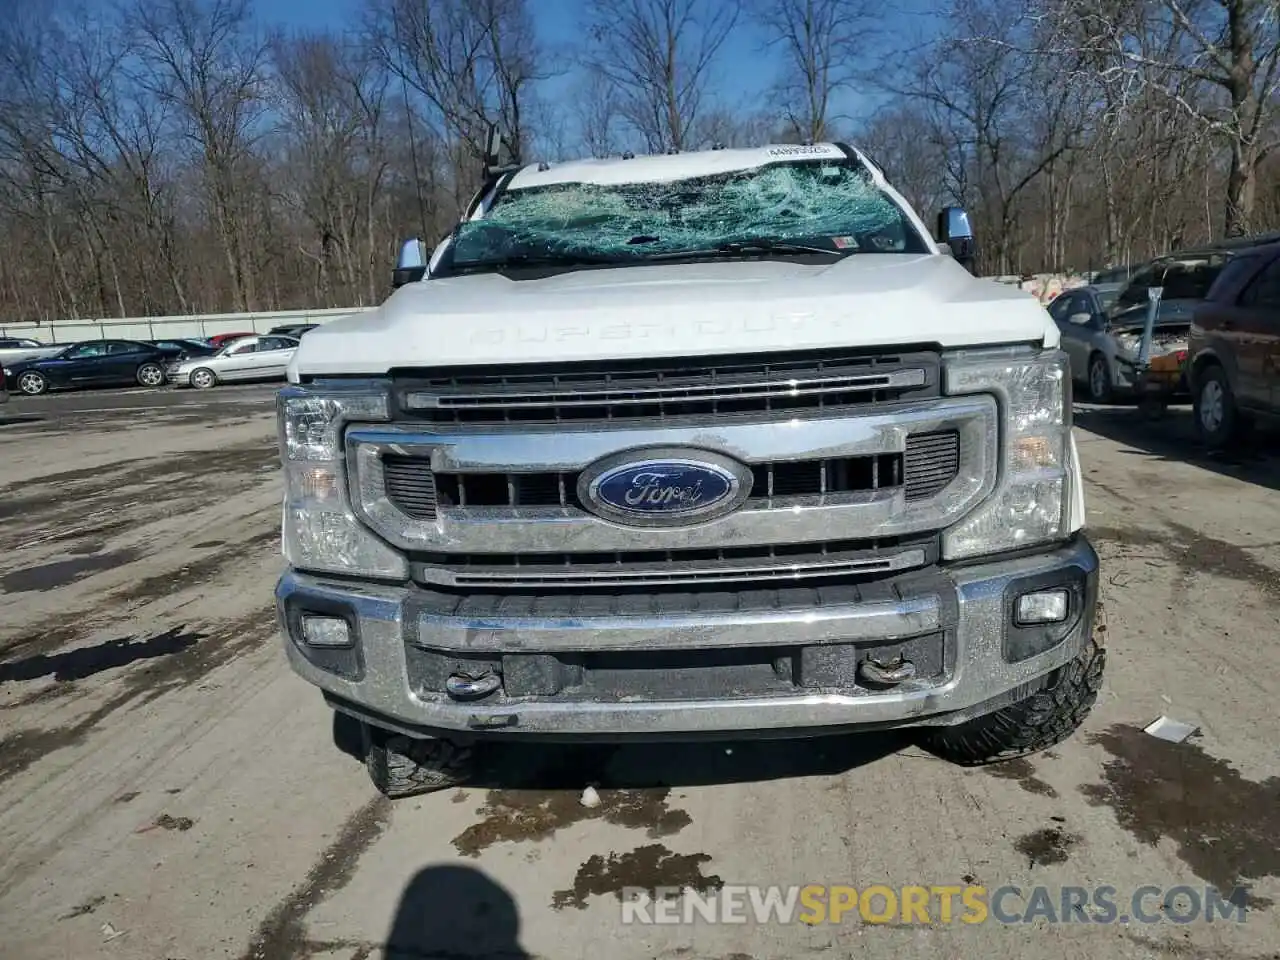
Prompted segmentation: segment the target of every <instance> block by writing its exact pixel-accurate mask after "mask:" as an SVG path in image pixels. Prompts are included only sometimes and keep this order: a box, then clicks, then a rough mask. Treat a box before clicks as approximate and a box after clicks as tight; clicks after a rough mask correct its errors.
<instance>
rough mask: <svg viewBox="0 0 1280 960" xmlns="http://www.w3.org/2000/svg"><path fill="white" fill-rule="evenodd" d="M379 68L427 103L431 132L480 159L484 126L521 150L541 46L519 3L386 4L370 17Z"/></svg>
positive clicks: (431, 0) (447, 0)
mask: <svg viewBox="0 0 1280 960" xmlns="http://www.w3.org/2000/svg"><path fill="white" fill-rule="evenodd" d="M372 23H373V32H374V35H375V36H376V38H377V44H378V50H379V53H380V55H381V58H382V61H383V63H384V64H385V65H386V66H387V67H388V68H389V69H390V70H392V71H393V72H395V73H396V74H397V75H399V76H400V77H402V78H403V79H404V80H405V81H406V82H408V83H409V84H411V85H412V86H413V88H414V89H415V90H416V91H417V92H418V93H419V94H420V95H421V96H422V97H423V98H425V99H426V101H427V103H428V104H430V106H431V108H432V111H433V113H434V115H435V118H436V121H437V131H438V132H439V133H440V134H441V135H443V136H447V137H450V138H456V139H458V140H460V141H461V142H462V143H463V144H464V145H466V147H467V148H469V150H470V152H471V155H472V157H475V158H478V157H480V156H482V155H483V152H484V148H485V144H486V140H487V137H488V129H489V126H490V124H497V125H499V126H500V127H501V128H502V131H503V135H504V136H505V137H507V138H508V140H509V141H510V142H511V143H512V145H514V146H516V147H517V150H519V148H520V147H522V146H523V145H524V144H525V141H526V140H527V138H528V131H527V129H526V120H525V116H526V112H527V110H528V108H529V105H530V104H529V100H530V98H531V97H532V95H533V85H534V83H535V82H536V81H537V80H539V79H541V78H542V76H543V74H541V73H539V70H540V67H541V64H540V60H541V58H542V55H541V45H540V42H539V39H538V36H537V34H536V32H535V31H534V29H533V21H532V18H531V17H530V14H529V11H528V9H527V7H526V5H525V0H390V6H389V7H388V8H386V9H385V10H384V9H383V8H381V7H379V8H377V9H376V10H375V13H374V16H373V20H372Z"/></svg>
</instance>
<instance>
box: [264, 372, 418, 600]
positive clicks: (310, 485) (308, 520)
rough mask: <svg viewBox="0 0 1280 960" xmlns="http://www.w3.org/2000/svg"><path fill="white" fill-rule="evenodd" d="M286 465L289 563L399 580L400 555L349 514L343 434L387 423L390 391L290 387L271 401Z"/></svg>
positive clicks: (404, 569) (402, 571) (404, 568)
mask: <svg viewBox="0 0 1280 960" xmlns="http://www.w3.org/2000/svg"><path fill="white" fill-rule="evenodd" d="M276 411H277V416H278V418H279V437H280V459H281V461H282V462H283V463H284V474H285V509H284V554H285V557H286V558H287V559H288V561H289V564H290V566H293V567H297V568H299V569H302V570H318V571H327V572H330V573H343V574H349V575H356V576H369V577H379V578H386V579H390V580H403V579H405V578H406V577H407V576H408V575H409V566H408V563H407V561H406V560H405V558H404V557H403V556H402V555H400V554H399V553H397V552H396V551H395V550H393V549H391V547H389V546H388V545H387V544H386V543H384V542H383V541H382V540H381V539H380V538H379V537H377V536H376V535H375V534H374V533H373V532H372V531H371V530H369V529H368V528H367V527H365V526H364V525H363V524H361V523H360V521H358V520H357V519H356V517H355V514H354V513H352V512H351V508H350V506H349V505H348V501H347V495H346V489H347V486H346V465H345V463H344V461H343V451H342V430H343V427H344V425H345V424H347V423H350V422H353V421H356V422H360V421H370V420H374V421H377V420H387V419H389V416H388V410H387V393H386V390H385V389H383V388H380V387H379V386H378V385H376V384H370V383H367V382H366V383H358V384H352V385H350V386H346V385H342V384H336V385H325V386H323V387H319V388H312V387H301V386H289V387H285V388H284V389H283V390H281V391H280V393H279V396H278V398H277V400H276Z"/></svg>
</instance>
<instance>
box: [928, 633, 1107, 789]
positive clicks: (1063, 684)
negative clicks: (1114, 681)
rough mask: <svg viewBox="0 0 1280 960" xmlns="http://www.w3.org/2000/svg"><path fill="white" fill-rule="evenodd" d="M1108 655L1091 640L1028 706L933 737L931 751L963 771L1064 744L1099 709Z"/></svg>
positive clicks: (943, 730)
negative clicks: (955, 764)
mask: <svg viewBox="0 0 1280 960" xmlns="http://www.w3.org/2000/svg"><path fill="white" fill-rule="evenodd" d="M1106 660H1107V653H1106V650H1105V648H1103V647H1101V646H1099V644H1098V643H1097V641H1095V640H1092V639H1091V640H1090V641H1089V643H1088V645H1087V646H1086V647H1085V649H1084V650H1082V651H1081V653H1080V654H1079V655H1078V656H1077V657H1076V658H1075V659H1074V660H1072V661H1071V662H1070V663H1068V664H1066V665H1065V666H1063V667H1061V668H1060V669H1059V670H1058V673H1057V675H1056V676H1055V677H1054V679H1053V680H1052V681H1051V682H1050V684H1049V685H1048V686H1047V687H1045V688H1044V689H1043V690H1040V691H1037V692H1036V693H1033V694H1032V695H1031V696H1029V697H1027V698H1026V699H1025V700H1020V701H1018V702H1017V703H1014V704H1010V705H1009V706H1007V707H1004V708H1003V709H1000V710H996V711H995V712H994V713H990V714H987V715H985V716H981V717H975V718H974V719H973V720H968V721H966V722H965V723H961V724H957V725H956V726H954V727H942V728H939V729H937V730H933V731H930V733H929V735H928V736H929V740H930V744H929V745H930V746H931V747H932V748H933V750H934V751H935V752H936V753H938V754H939V755H941V756H943V757H945V758H946V759H948V760H951V761H952V762H954V763H958V764H961V765H962V766H982V765H985V764H989V763H1000V762H1003V761H1006V760H1014V759H1017V758H1018V757H1023V756H1026V755H1027V754H1030V753H1038V752H1039V751H1041V750H1047V749H1048V748H1050V747H1052V746H1054V745H1056V744H1059V743H1061V742H1062V741H1063V740H1066V739H1067V738H1068V737H1070V736H1071V735H1072V734H1073V733H1075V731H1076V730H1078V729H1079V727H1080V725H1081V724H1082V723H1084V721H1085V718H1086V717H1088V716H1089V712H1090V711H1091V710H1092V709H1093V705H1094V703H1096V702H1097V699H1098V692H1099V690H1101V688H1102V674H1103V671H1104V669H1105V667H1106Z"/></svg>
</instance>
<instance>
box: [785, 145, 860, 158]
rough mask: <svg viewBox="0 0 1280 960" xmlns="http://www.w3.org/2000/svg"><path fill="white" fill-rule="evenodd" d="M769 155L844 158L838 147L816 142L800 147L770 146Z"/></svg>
mask: <svg viewBox="0 0 1280 960" xmlns="http://www.w3.org/2000/svg"><path fill="white" fill-rule="evenodd" d="M769 156H771V157H836V158H838V159H842V160H843V159H844V154H843V153H841V152H840V148H839V147H833V146H831V145H830V144H825V143H817V144H813V145H812V146H807V147H801V146H794V147H770V148H769Z"/></svg>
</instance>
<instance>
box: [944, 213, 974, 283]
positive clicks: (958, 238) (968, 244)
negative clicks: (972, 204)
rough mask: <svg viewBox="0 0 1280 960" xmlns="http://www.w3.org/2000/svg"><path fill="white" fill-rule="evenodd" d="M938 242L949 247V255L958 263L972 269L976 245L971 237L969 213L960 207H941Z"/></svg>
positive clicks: (971, 229)
mask: <svg viewBox="0 0 1280 960" xmlns="http://www.w3.org/2000/svg"><path fill="white" fill-rule="evenodd" d="M938 242H939V243H945V244H946V245H947V246H948V247H950V248H951V255H952V256H953V257H955V258H956V261H957V262H958V263H961V264H963V265H964V266H965V267H967V268H969V269H973V258H974V256H975V254H976V253H977V245H976V244H975V243H974V239H973V227H972V226H970V224H969V214H967V213H966V212H965V211H964V210H962V209H961V208H960V207H943V208H942V210H941V211H940V212H939V213H938Z"/></svg>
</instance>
